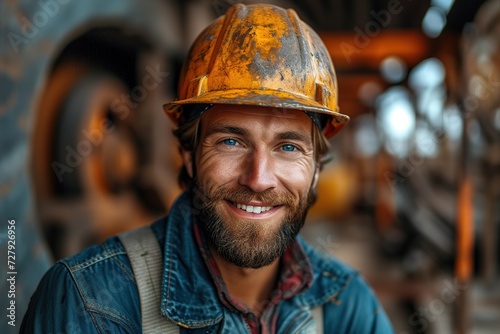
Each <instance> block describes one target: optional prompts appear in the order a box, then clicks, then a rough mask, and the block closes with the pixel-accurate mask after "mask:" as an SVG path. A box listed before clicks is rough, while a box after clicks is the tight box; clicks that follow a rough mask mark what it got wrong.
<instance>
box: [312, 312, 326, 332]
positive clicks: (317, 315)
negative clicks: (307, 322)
mask: <svg viewBox="0 0 500 334" xmlns="http://www.w3.org/2000/svg"><path fill="white" fill-rule="evenodd" d="M311 312H312V315H313V318H314V323H315V324H316V333H318V334H323V333H324V331H323V306H322V305H320V306H316V307H315V308H313V309H312V310H311Z"/></svg>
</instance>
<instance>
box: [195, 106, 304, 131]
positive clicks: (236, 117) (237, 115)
mask: <svg viewBox="0 0 500 334" xmlns="http://www.w3.org/2000/svg"><path fill="white" fill-rule="evenodd" d="M201 122H202V129H203V128H204V129H207V128H210V127H212V126H217V125H231V126H237V127H242V128H250V129H251V128H252V127H258V128H259V129H262V128H263V127H265V129H266V131H273V130H276V131H299V132H307V133H311V130H312V126H313V122H312V120H311V118H310V117H309V116H308V115H307V114H306V113H305V112H303V111H301V110H292V109H283V108H269V107H259V106H245V105H215V106H213V107H212V108H210V109H209V110H207V111H206V112H205V113H204V114H203V115H202V116H201Z"/></svg>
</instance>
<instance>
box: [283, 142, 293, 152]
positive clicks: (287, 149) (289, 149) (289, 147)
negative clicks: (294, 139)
mask: <svg viewBox="0 0 500 334" xmlns="http://www.w3.org/2000/svg"><path fill="white" fill-rule="evenodd" d="M281 149H282V150H283V151H285V152H293V151H295V150H296V149H297V148H296V147H295V146H294V145H291V144H285V145H283V146H281Z"/></svg>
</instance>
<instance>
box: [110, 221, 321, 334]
mask: <svg viewBox="0 0 500 334" xmlns="http://www.w3.org/2000/svg"><path fill="white" fill-rule="evenodd" d="M118 238H119V239H120V241H121V243H122V244H123V247H124V248H125V250H126V251H127V255H128V258H129V260H130V263H131V265H132V271H133V272H134V275H135V280H136V282H137V289H138V290H139V298H140V300H141V315H142V332H143V333H144V334H153V333H165V334H178V333H179V328H178V327H177V326H176V325H175V324H173V323H172V322H170V321H168V320H167V319H165V318H163V317H162V315H161V313H160V298H161V291H160V289H161V274H162V270H163V261H162V255H161V249H160V245H159V244H158V240H157V239H156V237H155V235H154V233H153V231H152V230H151V228H150V227H149V226H146V227H142V228H140V229H137V230H133V231H130V232H125V233H122V234H120V235H118ZM311 312H312V315H313V318H314V322H315V323H316V333H318V334H322V333H324V332H323V307H322V306H321V305H320V306H318V307H315V308H313V309H312V310H311Z"/></svg>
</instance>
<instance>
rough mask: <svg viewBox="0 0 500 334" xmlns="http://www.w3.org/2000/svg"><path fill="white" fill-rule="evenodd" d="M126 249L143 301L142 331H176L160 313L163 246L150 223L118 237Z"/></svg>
mask: <svg viewBox="0 0 500 334" xmlns="http://www.w3.org/2000/svg"><path fill="white" fill-rule="evenodd" d="M118 238H119V239H120V241H121V242H122V244H123V247H124V248H125V250H126V251H127V255H128V258H129V259H130V263H131V265H132V270H133V272H134V275H135V280H136V282H137V289H138V290H139V298H140V300H141V315H142V332H143V333H145V334H150V333H166V334H177V333H179V328H178V327H177V326H176V325H175V324H173V323H172V322H170V321H169V320H167V319H165V318H163V317H162V315H161V313H160V308H161V307H160V299H161V291H160V289H161V275H162V270H163V261H162V255H161V249H160V245H159V244H158V240H157V239H156V237H155V235H154V233H153V231H152V230H151V228H150V227H149V226H146V227H142V228H140V229H137V230H134V231H130V232H125V233H122V234H120V235H119V236H118Z"/></svg>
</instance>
